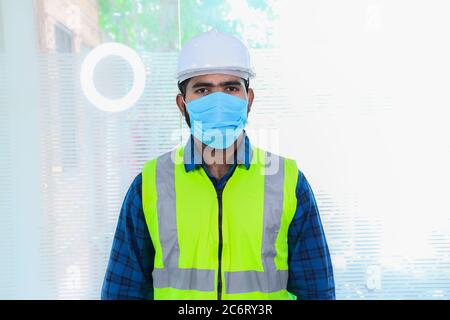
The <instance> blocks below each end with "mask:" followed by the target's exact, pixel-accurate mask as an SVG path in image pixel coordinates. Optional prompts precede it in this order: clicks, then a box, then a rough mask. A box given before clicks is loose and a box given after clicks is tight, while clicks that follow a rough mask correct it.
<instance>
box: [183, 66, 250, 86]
mask: <svg viewBox="0 0 450 320" xmlns="http://www.w3.org/2000/svg"><path fill="white" fill-rule="evenodd" d="M215 73H220V74H227V75H232V76H236V77H239V78H242V79H245V80H248V79H251V78H254V77H255V73H254V72H253V70H245V71H244V70H233V69H219V68H214V69H199V70H195V71H190V72H184V73H182V74H178V75H177V79H178V82H180V83H181V82H183V81H184V80H187V79H190V78H193V77H196V76H202V75H206V74H215Z"/></svg>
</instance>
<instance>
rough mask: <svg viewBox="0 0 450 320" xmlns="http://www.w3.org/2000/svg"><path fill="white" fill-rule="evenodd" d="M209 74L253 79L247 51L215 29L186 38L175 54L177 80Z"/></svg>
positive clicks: (181, 80)
mask: <svg viewBox="0 0 450 320" xmlns="http://www.w3.org/2000/svg"><path fill="white" fill-rule="evenodd" d="M212 73H224V74H230V75H234V76H237V77H240V78H243V79H247V80H248V79H249V78H253V77H254V76H255V73H254V72H253V70H252V67H251V64H250V53H249V51H248V49H247V47H246V46H245V44H244V43H243V42H242V41H241V40H239V39H238V38H236V37H234V36H232V35H228V34H225V33H222V32H218V31H216V30H212V31H208V32H204V33H202V34H200V35H198V36H195V37H193V38H191V39H189V40H188V41H187V42H186V43H185V44H184V46H183V48H182V49H181V52H180V55H179V57H178V72H177V79H178V82H183V81H184V80H186V79H189V78H192V77H195V76H199V75H203V74H212Z"/></svg>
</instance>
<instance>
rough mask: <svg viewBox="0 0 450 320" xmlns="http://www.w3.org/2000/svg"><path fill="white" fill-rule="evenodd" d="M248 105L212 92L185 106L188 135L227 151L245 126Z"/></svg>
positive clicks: (220, 93) (226, 95) (223, 94)
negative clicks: (188, 123)
mask: <svg viewBox="0 0 450 320" xmlns="http://www.w3.org/2000/svg"><path fill="white" fill-rule="evenodd" d="M247 106H248V101H247V100H244V99H241V98H239V97H236V96H233V95H230V94H227V93H223V92H215V93H211V94H208V95H206V96H204V97H201V98H198V99H195V100H193V101H191V102H188V103H187V104H186V108H187V111H188V113H189V118H190V124H191V133H192V134H193V136H194V137H196V138H197V139H199V140H200V141H201V142H203V143H204V144H206V145H208V146H210V147H211V148H214V149H226V148H228V147H230V146H231V145H232V144H233V143H234V142H235V141H236V140H237V138H238V137H239V135H240V134H241V133H242V131H243V129H244V127H245V125H246V123H247Z"/></svg>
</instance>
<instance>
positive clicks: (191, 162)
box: [183, 130, 253, 172]
mask: <svg viewBox="0 0 450 320" xmlns="http://www.w3.org/2000/svg"><path fill="white" fill-rule="evenodd" d="M243 135H244V136H243V141H242V142H241V143H240V145H239V147H238V148H237V152H236V154H235V159H236V162H237V163H238V164H243V165H244V166H245V168H246V169H247V170H248V169H249V168H250V162H251V160H252V156H253V151H252V146H251V144H250V139H249V138H248V136H247V133H246V132H245V130H244V131H243ZM183 158H184V168H185V169H186V172H189V171H191V170H193V169H195V168H197V167H199V166H201V165H202V163H203V158H202V155H201V153H200V152H199V151H198V150H197V148H196V147H195V143H194V138H193V136H192V134H191V135H190V136H189V139H187V142H186V144H185V146H184V156H183Z"/></svg>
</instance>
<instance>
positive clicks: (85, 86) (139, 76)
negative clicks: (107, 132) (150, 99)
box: [80, 42, 145, 112]
mask: <svg viewBox="0 0 450 320" xmlns="http://www.w3.org/2000/svg"><path fill="white" fill-rule="evenodd" d="M111 55H114V56H119V57H121V58H123V59H124V60H125V61H127V62H128V63H129V64H130V66H131V69H132V70H133V75H134V79H133V86H132V88H131V90H130V91H129V92H128V93H127V94H126V95H125V96H123V97H122V98H119V99H109V98H106V97H105V96H103V95H102V94H100V93H99V92H98V90H97V88H96V87H95V84H94V70H95V67H96V66H97V63H99V62H100V60H102V59H103V58H105V57H107V56H111ZM80 78H81V89H82V90H83V92H84V94H85V95H86V98H87V99H88V100H89V101H90V102H91V103H92V104H93V105H94V106H96V107H97V108H99V109H100V110H103V111H109V112H120V111H124V110H126V109H128V108H130V107H131V106H133V105H134V104H135V103H136V102H137V101H138V99H139V98H140V97H141V95H142V93H143V92H144V88H145V65H144V63H143V62H142V60H141V58H140V57H139V55H138V54H137V53H136V52H135V51H134V50H133V49H131V48H130V47H128V46H126V45H123V44H121V43H116V42H108V43H104V44H101V45H99V46H98V47H96V48H95V49H93V50H92V51H91V52H90V53H89V54H88V55H87V56H86V58H85V59H84V61H83V64H82V65H81V76H80Z"/></svg>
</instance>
